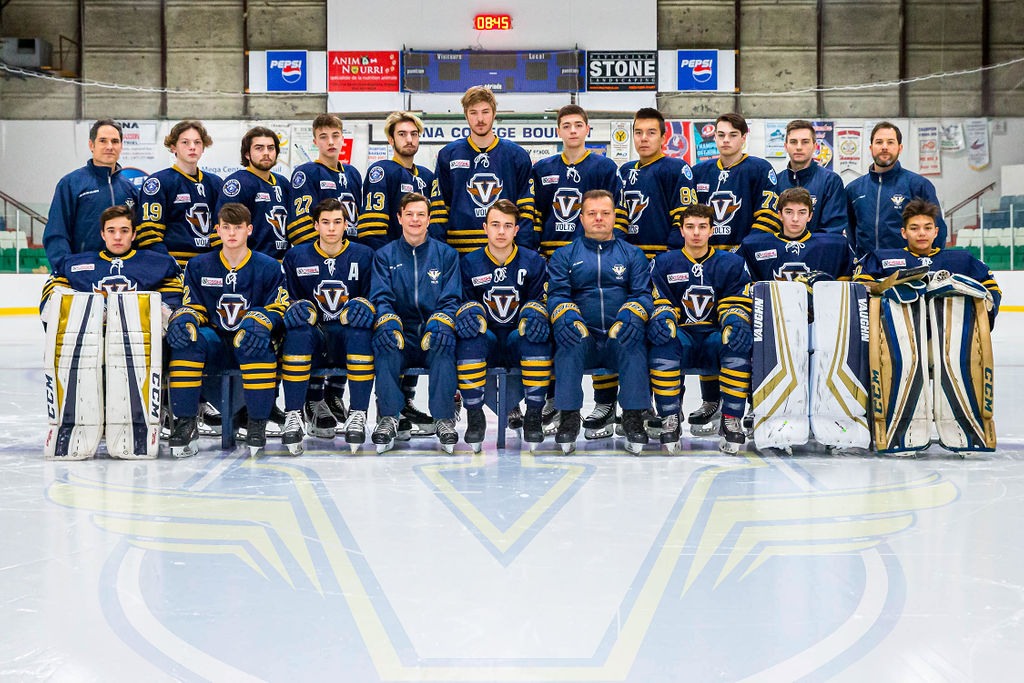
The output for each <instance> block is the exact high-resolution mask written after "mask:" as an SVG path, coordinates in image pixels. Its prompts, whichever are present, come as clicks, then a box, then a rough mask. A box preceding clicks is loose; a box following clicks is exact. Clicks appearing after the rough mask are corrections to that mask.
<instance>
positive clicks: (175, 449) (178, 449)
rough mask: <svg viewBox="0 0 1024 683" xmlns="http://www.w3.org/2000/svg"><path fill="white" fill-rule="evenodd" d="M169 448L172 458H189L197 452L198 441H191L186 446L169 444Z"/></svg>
mask: <svg viewBox="0 0 1024 683" xmlns="http://www.w3.org/2000/svg"><path fill="white" fill-rule="evenodd" d="M170 450H171V457H172V458H179V459H180V458H191V457H192V456H193V455H195V454H196V453H198V452H199V441H198V440H196V441H193V442H192V443H190V444H188V445H187V446H171V447H170Z"/></svg>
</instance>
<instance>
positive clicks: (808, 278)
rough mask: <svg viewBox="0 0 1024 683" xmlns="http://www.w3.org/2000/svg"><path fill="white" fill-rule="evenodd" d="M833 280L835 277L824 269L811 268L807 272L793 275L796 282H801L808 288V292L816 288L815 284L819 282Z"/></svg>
mask: <svg viewBox="0 0 1024 683" xmlns="http://www.w3.org/2000/svg"><path fill="white" fill-rule="evenodd" d="M832 280H835V278H834V277H832V276H831V275H829V274H828V273H826V272H825V271H823V270H810V271H808V272H806V273H799V274H798V275H795V276H794V277H793V281H794V282H800V283H802V284H803V286H804V287H806V288H807V293H808V294H810V293H811V292H812V291H813V290H814V285H816V284H818V283H819V282H831V281H832Z"/></svg>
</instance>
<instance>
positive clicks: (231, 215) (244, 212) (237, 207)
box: [217, 202, 252, 225]
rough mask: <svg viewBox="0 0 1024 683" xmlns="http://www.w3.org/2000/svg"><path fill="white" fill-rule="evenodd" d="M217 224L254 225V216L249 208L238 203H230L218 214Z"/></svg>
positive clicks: (221, 208)
mask: <svg viewBox="0 0 1024 683" xmlns="http://www.w3.org/2000/svg"><path fill="white" fill-rule="evenodd" d="M217 223H218V225H219V224H222V223H228V224H230V225H249V224H250V223H252V214H251V213H249V207H247V206H246V205H245V204H239V203H238V202H228V203H227V204H225V205H224V206H222V207H220V211H218V212H217Z"/></svg>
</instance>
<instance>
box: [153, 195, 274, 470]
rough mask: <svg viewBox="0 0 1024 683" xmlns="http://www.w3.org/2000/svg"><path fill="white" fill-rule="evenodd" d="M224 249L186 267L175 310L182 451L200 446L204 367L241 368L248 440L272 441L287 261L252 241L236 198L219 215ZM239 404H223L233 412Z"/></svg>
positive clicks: (170, 335) (174, 396)
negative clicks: (276, 344) (262, 250)
mask: <svg viewBox="0 0 1024 683" xmlns="http://www.w3.org/2000/svg"><path fill="white" fill-rule="evenodd" d="M216 230H217V236H218V237H219V238H220V241H221V248H220V249H219V250H217V251H211V252H208V253H206V254H200V255H199V256H196V257H194V258H192V259H191V260H190V261H189V262H188V265H187V266H186V267H185V294H184V298H183V301H182V307H181V308H179V309H178V310H177V311H175V312H174V315H172V316H171V320H170V323H169V324H168V327H167V343H168V344H170V346H171V367H170V395H171V409H172V411H173V413H174V416H175V423H174V430H173V431H172V433H171V438H170V440H169V444H170V447H171V453H172V455H174V456H175V457H179V458H180V457H186V456H191V455H195V454H196V452H197V451H198V448H197V442H198V430H197V425H196V413H197V411H198V409H199V391H200V389H201V388H202V384H203V373H204V371H205V372H207V373H209V374H215V373H216V372H218V371H220V370H223V369H225V368H231V367H234V366H235V364H236V363H237V366H238V367H239V368H240V369H241V371H242V390H243V394H244V396H245V405H246V408H247V409H248V414H249V419H248V423H247V424H246V438H245V441H246V445H248V446H249V451H250V454H251V455H253V456H255V455H257V454H258V453H259V452H260V451H261V450H262V449H263V448H264V447H265V446H266V444H267V435H266V428H267V418H268V417H269V416H270V410H271V407H272V406H273V405H274V398H275V396H276V395H277V384H276V379H277V355H276V353H275V350H274V333H275V332H278V331H280V329H281V318H282V316H283V315H284V312H285V310H286V309H287V308H288V291H287V290H286V289H285V287H284V274H283V273H282V272H281V264H279V263H278V262H277V260H276V259H274V258H273V257H271V256H267V255H266V254H262V253H259V252H254V251H252V250H250V249H249V247H248V246H247V240H248V239H249V236H250V235H251V234H252V217H251V214H250V213H249V209H247V208H246V207H245V206H244V205H243V204H238V203H234V202H229V203H227V204H224V205H223V206H221V207H220V210H219V211H218V213H217V225H216ZM232 408H233V407H232V406H223V407H222V412H223V410H231V409H232Z"/></svg>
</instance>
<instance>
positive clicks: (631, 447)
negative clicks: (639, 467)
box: [626, 441, 644, 455]
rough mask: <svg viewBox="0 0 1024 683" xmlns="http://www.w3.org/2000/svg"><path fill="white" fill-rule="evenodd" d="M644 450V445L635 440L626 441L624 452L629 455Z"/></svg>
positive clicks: (637, 453) (638, 453)
mask: <svg viewBox="0 0 1024 683" xmlns="http://www.w3.org/2000/svg"><path fill="white" fill-rule="evenodd" d="M643 451H644V445H643V444H642V443H637V442H635V441H627V442H626V452H627V453H629V454H630V455H640V454H641V453H643Z"/></svg>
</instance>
